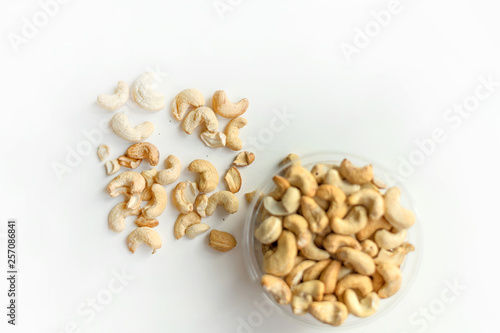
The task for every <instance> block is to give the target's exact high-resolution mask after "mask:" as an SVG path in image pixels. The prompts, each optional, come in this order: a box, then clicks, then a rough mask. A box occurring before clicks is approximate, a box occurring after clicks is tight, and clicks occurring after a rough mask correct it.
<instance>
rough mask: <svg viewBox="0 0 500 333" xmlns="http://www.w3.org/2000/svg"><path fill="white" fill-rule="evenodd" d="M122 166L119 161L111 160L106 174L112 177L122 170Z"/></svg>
mask: <svg viewBox="0 0 500 333" xmlns="http://www.w3.org/2000/svg"><path fill="white" fill-rule="evenodd" d="M120 168H121V166H120V163H118V160H111V161H107V162H106V173H107V174H108V175H112V174H114V173H117V172H118V170H120Z"/></svg>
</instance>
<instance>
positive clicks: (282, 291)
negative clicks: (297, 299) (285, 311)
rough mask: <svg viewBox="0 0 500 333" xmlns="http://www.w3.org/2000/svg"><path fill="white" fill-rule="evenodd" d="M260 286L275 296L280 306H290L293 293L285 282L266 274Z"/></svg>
mask: <svg viewBox="0 0 500 333" xmlns="http://www.w3.org/2000/svg"><path fill="white" fill-rule="evenodd" d="M260 284H261V285H262V286H263V287H264V289H265V290H267V291H268V292H269V293H271V295H273V297H274V299H275V300H276V302H278V304H281V305H287V304H290V301H291V300H292V291H291V290H290V287H288V285H287V284H286V283H285V281H283V280H282V279H280V278H279V277H276V276H274V275H269V274H264V275H263V276H262V278H261V279H260Z"/></svg>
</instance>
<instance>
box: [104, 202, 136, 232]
mask: <svg viewBox="0 0 500 333" xmlns="http://www.w3.org/2000/svg"><path fill="white" fill-rule="evenodd" d="M140 212H141V208H140V207H136V208H135V209H128V208H127V203H126V202H120V203H119V204H117V205H116V206H114V207H113V209H111V211H110V212H109V215H108V227H109V229H111V230H113V231H115V232H122V231H123V230H124V229H125V218H126V217H127V216H130V215H139V213H140Z"/></svg>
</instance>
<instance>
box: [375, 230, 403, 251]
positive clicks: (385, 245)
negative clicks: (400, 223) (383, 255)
mask: <svg viewBox="0 0 500 333" xmlns="http://www.w3.org/2000/svg"><path fill="white" fill-rule="evenodd" d="M405 238H406V229H399V230H398V229H394V230H393V231H392V232H391V231H387V230H379V231H377V232H376V233H375V236H374V240H375V243H377V245H378V246H379V247H380V248H381V249H385V250H390V249H394V248H396V247H398V246H400V245H401V244H403V242H404V240H405Z"/></svg>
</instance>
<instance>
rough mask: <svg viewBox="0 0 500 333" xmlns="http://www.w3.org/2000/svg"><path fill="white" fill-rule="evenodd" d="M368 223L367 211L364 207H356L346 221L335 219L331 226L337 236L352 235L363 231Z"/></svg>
mask: <svg viewBox="0 0 500 333" xmlns="http://www.w3.org/2000/svg"><path fill="white" fill-rule="evenodd" d="M367 223H368V216H367V214H366V209H365V208H364V207H363V206H355V207H353V208H352V209H351V211H350V212H349V213H348V214H347V216H346V217H345V218H344V219H340V218H338V217H335V218H334V219H333V220H332V221H331V224H330V226H331V227H332V230H333V231H334V232H335V233H337V234H341V235H352V234H355V233H357V232H358V231H360V230H361V229H363V228H364V227H365V226H366V224H367Z"/></svg>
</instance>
